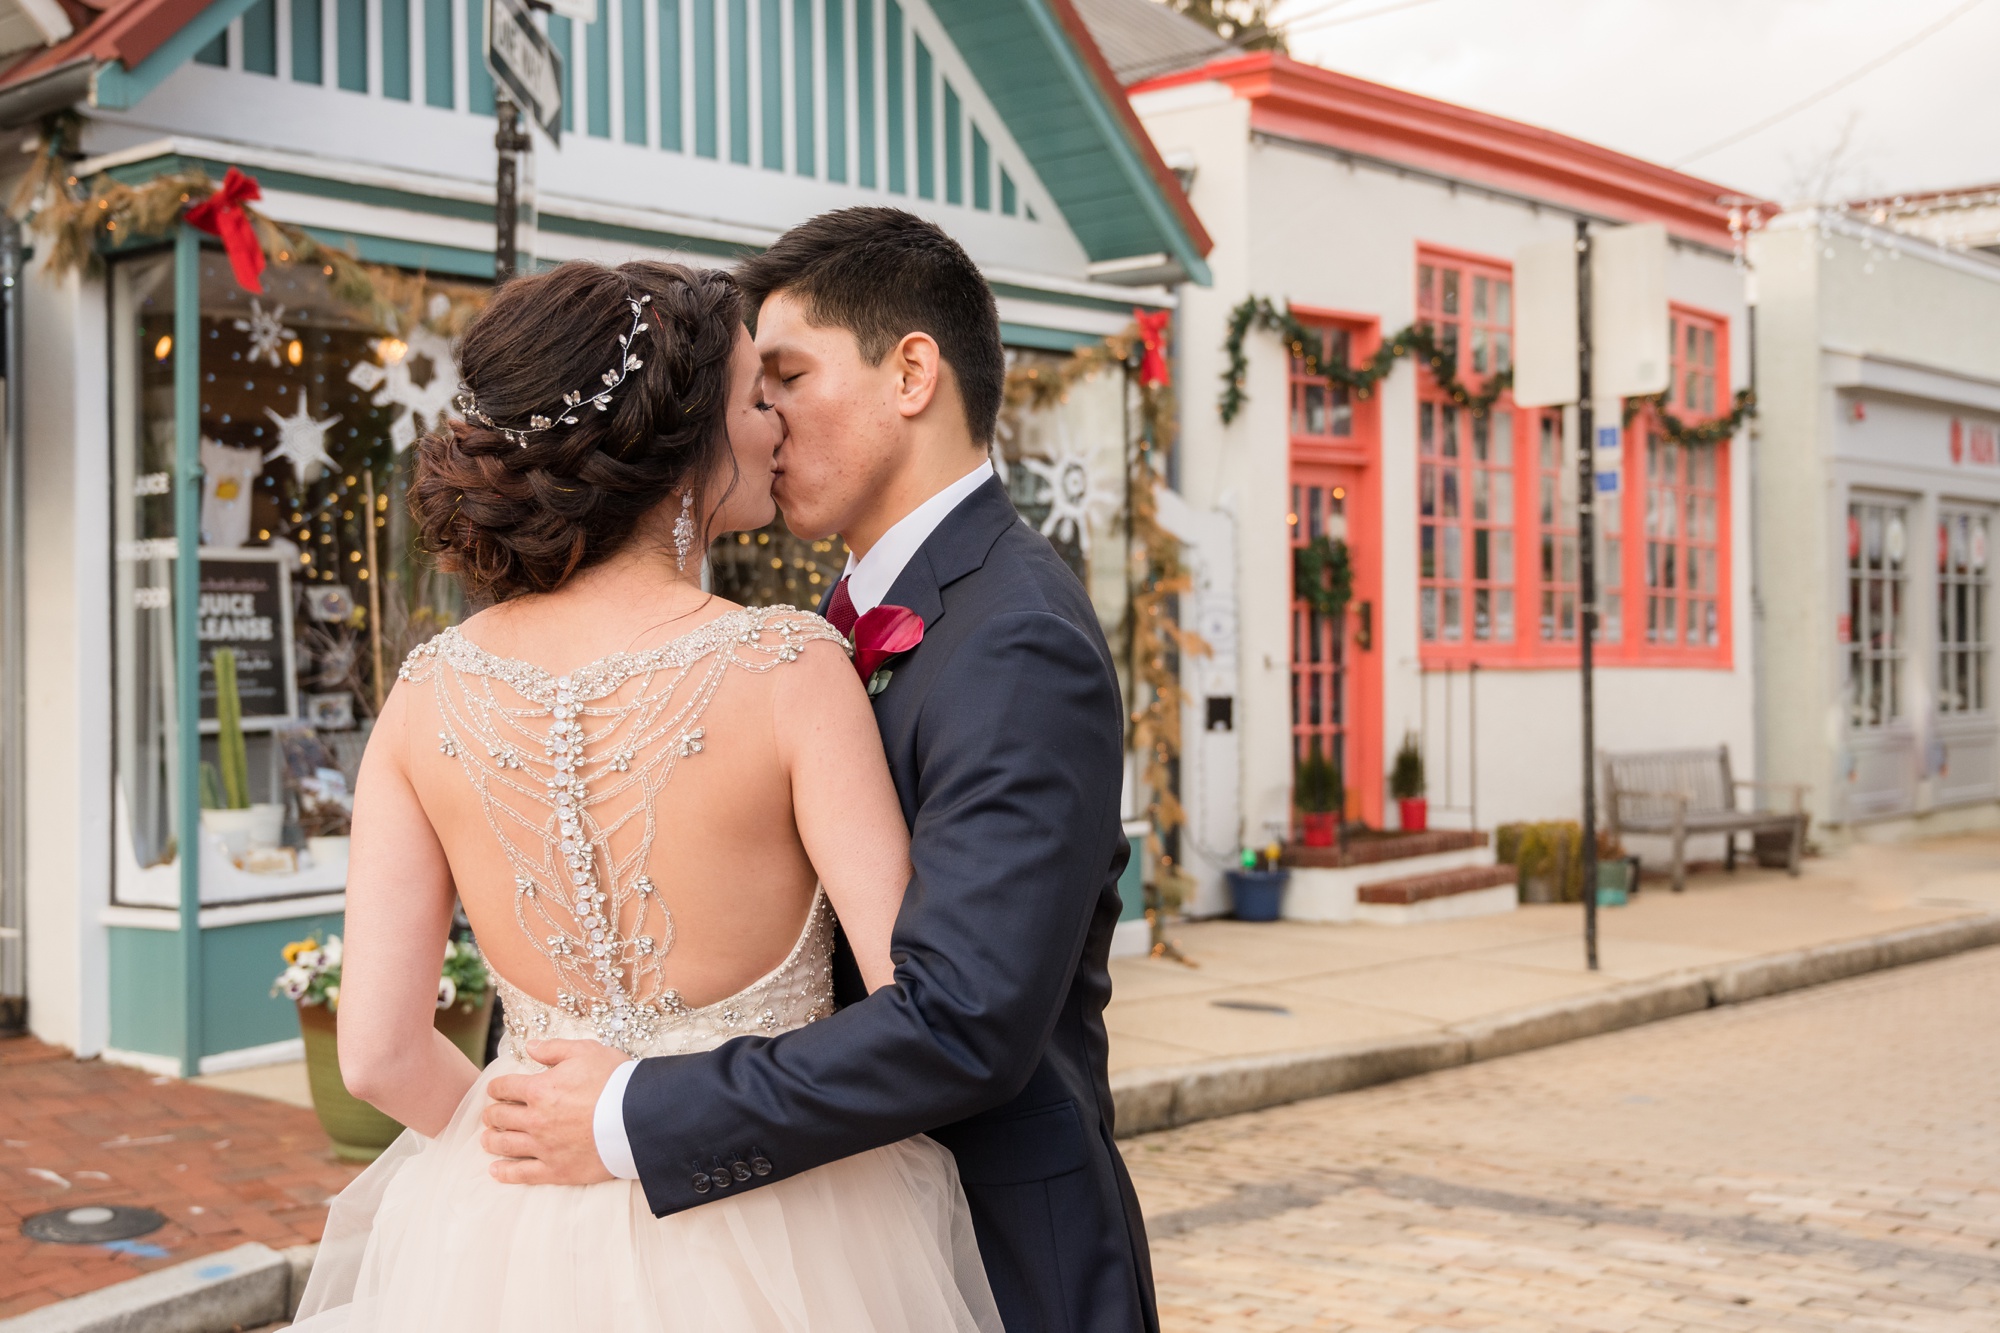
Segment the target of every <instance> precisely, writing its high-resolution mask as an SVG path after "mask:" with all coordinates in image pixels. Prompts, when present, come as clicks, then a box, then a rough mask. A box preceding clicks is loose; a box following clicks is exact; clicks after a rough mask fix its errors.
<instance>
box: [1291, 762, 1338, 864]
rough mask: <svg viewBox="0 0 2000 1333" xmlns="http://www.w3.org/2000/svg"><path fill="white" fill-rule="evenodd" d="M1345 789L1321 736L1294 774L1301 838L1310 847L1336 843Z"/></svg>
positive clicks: (1293, 787) (1294, 798) (1294, 794)
mask: <svg viewBox="0 0 2000 1333" xmlns="http://www.w3.org/2000/svg"><path fill="white" fill-rule="evenodd" d="M1346 794H1347V793H1346V792H1345V791H1344V790H1343V789H1342V786H1341V781H1340V770H1339V769H1338V768H1335V767H1334V766H1333V764H1332V762H1331V761H1330V760H1328V759H1327V757H1326V755H1325V753H1324V752H1323V751H1322V750H1321V749H1320V742H1319V737H1317V736H1315V737H1313V740H1312V748H1311V749H1310V750H1308V751H1307V752H1306V757H1305V758H1304V759H1302V760H1300V761H1299V765H1298V768H1297V769H1296V770H1295V771H1294V773H1293V775H1292V802H1293V804H1295V805H1297V806H1298V808H1299V816H1300V818H1299V834H1300V837H1299V840H1300V841H1301V842H1303V843H1305V845H1306V846H1308V847H1331V846H1333V838H1334V834H1335V833H1336V832H1337V831H1338V829H1337V825H1338V821H1339V819H1340V807H1341V806H1342V805H1344V804H1345V803H1346V802H1345V797H1346Z"/></svg>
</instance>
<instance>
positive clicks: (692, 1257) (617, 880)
mask: <svg viewBox="0 0 2000 1333" xmlns="http://www.w3.org/2000/svg"><path fill="white" fill-rule="evenodd" d="M817 640H832V641H835V642H839V641H840V636H839V635H838V634H837V633H836V632H835V631H834V629H833V628H832V627H831V626H830V625H828V624H827V623H826V622H825V621H823V620H821V619H820V618H819V617H817V616H813V615H808V614H805V613H801V612H797V611H793V610H791V609H789V608H773V609H767V610H758V609H742V610H735V611H730V612H727V613H725V614H723V615H721V616H719V617H717V618H715V619H713V620H710V621H709V622H707V623H706V624H703V625H701V626H699V627H697V628H696V629H694V630H693V631H691V632H689V633H687V634H685V635H682V636H681V637H679V638H676V639H673V640H671V641H669V642H667V643H665V644H663V645H662V646H660V647H657V648H652V649H649V650H646V651H642V652H635V653H621V654H617V655H614V656H611V657H606V658H602V659H600V660H598V661H596V662H593V663H591V664H589V665H588V666H585V667H582V668H580V669H577V670H573V671H571V672H570V673H569V674H567V675H563V676H553V675H551V674H549V673H548V672H546V671H543V670H541V669H540V668H538V667H536V666H533V665H530V664H528V663H525V662H519V661H514V660H511V659H508V658H503V657H499V656H496V655H494V654H492V653H489V652H487V651H485V650H484V649H482V648H480V647H478V646H477V645H475V644H474V643H472V642H471V641H470V640H469V639H467V638H466V637H465V636H464V635H463V634H461V633H460V632H459V631H458V630H456V629H448V630H446V631H444V632H443V633H441V634H439V635H438V636H437V637H436V638H434V639H432V640H431V641H430V642H429V643H427V644H425V645H423V646H422V647H420V648H418V649H417V650H416V651H415V652H413V653H412V654H411V655H410V657H409V659H408V661H407V662H406V663H405V664H404V666H403V669H402V672H401V676H400V678H401V680H402V681H403V682H404V684H405V686H406V688H408V687H414V697H413V700H412V710H411V713H410V716H411V718H412V719H413V722H412V727H413V729H414V727H415V724H416V720H418V719H421V720H423V721H424V723H425V725H426V727H427V728H429V727H430V724H431V723H432V722H434V723H435V727H434V730H435V732H436V736H435V741H434V742H424V744H425V745H426V746H430V745H434V747H435V753H436V754H438V755H439V756H441V757H442V758H443V759H445V760H447V761H449V764H450V767H451V768H455V770H456V773H457V774H458V775H460V776H459V779H458V780H461V781H466V782H469V783H470V784H471V787H472V790H473V791H474V792H475V793H476V795H477V808H478V809H479V810H481V811H482V812H483V813H484V816H485V823H486V825H487V829H486V832H487V833H489V834H490V835H491V837H492V838H493V839H495V840H496V843H497V845H498V848H499V850H500V852H501V853H502V855H503V856H504V864H505V865H506V866H507V867H508V870H509V871H510V872H511V874H512V880H513V894H512V905H513V918H514V922H513V924H514V925H515V926H516V927H517V928H518V929H519V930H521V931H523V932H525V935H526V938H527V940H528V941H529V942H530V943H531V944H532V946H533V950H534V954H535V955H537V956H539V958H540V959H542V960H544V961H545V962H546V964H547V967H546V970H545V972H544V973H543V977H542V988H543V989H544V991H545V993H546V990H547V987H548V981H547V979H548V978H549V977H552V978H553V988H554V994H553V996H552V998H550V999H547V1000H544V999H541V998H537V997H536V996H535V995H534V994H531V993H530V989H528V988H529V987H532V986H534V985H535V983H534V982H532V981H530V979H529V978H528V977H526V976H521V977H518V978H516V979H515V980H509V979H506V978H502V977H500V976H499V974H498V972H497V971H496V972H495V974H494V975H495V977H496V980H497V982H498V989H499V995H500V999H501V1002H502V1004H503V1006H504V1012H505V1022H506V1031H507V1037H506V1040H505V1041H504V1043H503V1049H502V1052H501V1054H500V1056H499V1058H498V1059H497V1060H495V1062H494V1063H493V1064H492V1065H491V1066H489V1067H488V1068H487V1069H486V1070H485V1071H484V1072H482V1073H481V1075H480V1077H479V1080H478V1082H477V1083H475V1084H474V1085H473V1087H472V1090H471V1091H470V1092H469V1093H468V1094H467V1095H466V1097H465V1099H464V1101H463V1102H461V1103H460V1105H459V1108H458V1110H457V1112H456V1114H455V1115H454V1116H453V1117H452V1120H451V1123H450V1125H449V1127H448V1128H446V1129H445V1131H444V1132H443V1133H442V1134H440V1135H439V1136H438V1137H437V1138H435V1139H424V1138H423V1137H421V1136H420V1135H418V1134H416V1133H414V1132H412V1131H405V1132H404V1134H403V1135H402V1137H401V1138H399V1139H398V1140H397V1141H396V1143H395V1144H394V1145H393V1146H392V1147H390V1148H389V1150H388V1151H387V1152H385V1153H384V1154H383V1155H382V1157H381V1158H380V1159H379V1160H377V1161H376V1162H375V1163H374V1165H372V1166H371V1167H369V1168H368V1170H367V1171H366V1172H364V1173H363V1174H362V1175H361V1176H360V1177H359V1178H358V1179H357V1180H355V1182H354V1183H353V1184H352V1185H351V1186H349V1188H348V1189H347V1190H345V1191H343V1192H342V1194H341V1195H340V1196H339V1198H337V1199H336V1200H335V1201H334V1202H333V1205H332V1211H331V1213H330V1215H329V1218H328V1221H327V1228H326V1233H325V1238H324V1240H323V1241H322V1242H321V1247H320V1252H319V1256H318V1259H317V1261H316V1263H315V1264H314V1267H313V1272H312V1277H311V1280H310V1282H309V1283H308V1285H307V1289H306V1293H305V1299H304V1302H303V1304H302V1306H301V1309H300V1311H299V1322H298V1323H296V1324H295V1325H294V1326H293V1327H294V1329H295V1330H300V1331H301V1333H330V1331H331V1330H336V1329H339V1330H350V1331H351V1333H362V1331H363V1330H368V1331H371V1333H372V1331H374V1330H384V1331H386V1330H411V1331H413V1333H414V1331H416V1330H422V1333H437V1330H442V1329H472V1330H478V1333H530V1331H532V1333H563V1331H564V1330H571V1329H576V1330H583V1329H589V1330H592V1331H593V1333H597V1331H600V1330H601V1331H602V1333H652V1331H653V1330H659V1331H660V1333H666V1331H667V1330H690V1331H693V1330H700V1331H701V1333H764V1331H765V1330H771V1331H772V1333H778V1331H780V1330H782V1331H784V1333H793V1331H798V1333H809V1331H810V1333H817V1331H819V1330H826V1331H828V1333H952V1331H957V1330H963V1331H965V1333H972V1331H973V1330H980V1331H981V1333H998V1330H999V1328H1000V1321H999V1316H998V1314H997V1312H996V1310H995V1308H994V1305H993V1298H992V1295H991V1293H990V1291H989V1290H988V1287H987V1284H986V1276H985V1271H984V1269H983V1268H982V1267H981V1265H980V1261H979V1253H978V1249H977V1245H976V1243H975V1241H974V1238H973V1233H972V1223H971V1219H970V1216H969V1214H968V1212H967V1209H966V1203H965V1197H964V1194H963V1192H962V1191H961V1190H960V1188H959V1184H958V1178H957V1174H956V1171H955V1168H954V1166H953V1163H952V1160H951V1157H950V1155H949V1154H948V1153H946V1152H945V1150H944V1149H942V1148H940V1147H939V1146H938V1145H937V1144H935V1143H933V1142H931V1141H930V1140H929V1139H926V1138H916V1139H910V1140H906V1141H904V1142H902V1143H898V1144H893V1145H891V1146H889V1147H886V1148H880V1149H877V1150H875V1151H873V1152H868V1153H863V1154H860V1155H859V1156H856V1157H851V1158H847V1159H845V1160H843V1161H839V1162H834V1163H831V1164H830V1165H827V1166H824V1167H820V1168H818V1169H816V1170H813V1171H809V1172H805V1173H803V1174H801V1175H798V1176H795V1177H792V1178H789V1179H786V1180H782V1181H778V1182H776V1183H773V1184H767V1185H763V1186H760V1187H759V1188H758V1189H757V1190H756V1191H755V1192H754V1193H751V1194H748V1195H743V1196H741V1197H732V1196H730V1194H729V1190H730V1189H731V1187H732V1186H734V1185H736V1184H738V1183H740V1182H742V1181H745V1180H749V1179H750V1178H751V1177H752V1176H753V1175H754V1174H761V1173H766V1172H768V1171H769V1170H770V1166H769V1164H768V1163H767V1162H764V1161H763V1160H762V1159H761V1157H757V1156H753V1157H751V1158H750V1159H749V1160H747V1161H733V1162H729V1163H715V1164H698V1165H699V1166H700V1167H701V1168H702V1169H705V1170H707V1171H708V1172H709V1174H710V1182H709V1183H710V1188H711V1189H712V1191H713V1197H714V1202H711V1203H707V1204H704V1205H703V1206H701V1207H699V1208H694V1209H690V1210H687V1211H684V1212H679V1213H675V1214H673V1215H671V1216H669V1217H666V1218H663V1219H662V1218H655V1217H654V1216H653V1215H652V1213H651V1212H650V1210H649V1209H648V1208H647V1206H646V1200H645V1196H644V1193H643V1192H642V1190H641V1188H640V1186H639V1185H638V1184H637V1183H636V1182H629V1181H624V1180H614V1181H607V1182H605V1183H602V1184H597V1185H589V1186H549V1185H503V1184H500V1183H498V1182H496V1181H495V1180H494V1179H493V1178H492V1177H491V1176H490V1175H489V1174H488V1171H487V1168H488V1165H489V1163H490V1162H491V1161H492V1160H493V1159H492V1158H491V1156H490V1155H489V1154H488V1153H487V1152H486V1151H485V1150H484V1149H483V1148H482V1147H481V1145H480V1141H479V1135H480V1114H481V1112H482V1111H483V1109H484V1107H485V1105H486V1101H487V1097H486V1086H487V1084H488V1083H489V1082H491V1080H492V1079H493V1078H495V1077H496V1076H498V1075H501V1074H507V1073H521V1072H524V1071H532V1070H535V1069H537V1068H539V1066H536V1065H534V1064H533V1063H532V1062H531V1061H529V1060H528V1059H527V1057H526V1054H525V1044H526V1043H527V1042H528V1041H531V1040H537V1039H542V1038H566V1039H580V1040H593V1041H599V1042H602V1043H604V1044H606V1045H609V1046H614V1047H617V1048H618V1049H619V1050H622V1051H624V1052H626V1053H627V1054H630V1055H633V1056H641V1057H643V1056H654V1055H673V1054H684V1053H688V1052H693V1051H701V1050H707V1049H710V1048H712V1047H715V1046H718V1045H720V1044H721V1043H723V1042H725V1041H727V1040H729V1039H730V1038H732V1037H737V1036H742V1035H745V1034H766V1035H775V1034H777V1033H781V1032H785V1031H788V1030H790V1029H793V1028H797V1027H801V1026H803V1025H805V1024H807V1023H811V1022H814V1021H816V1020H817V1019H820V1018H823V1017H826V1016H827V1015H828V1014H830V1013H832V1012H833V996H832V978H831V968H830V960H831V956H832V950H833V929H834V917H833V912H832V909H831V908H830V907H829V906H828V904H827V901H826V897H825V895H824V893H823V892H821V891H818V890H815V891H814V893H813V896H812V902H811V906H810V908H809V909H808V910H807V912H806V918H805V922H804V924H803V927H802V928H801V929H800V931H799V934H798V938H797V943H796V944H795V945H794V946H793V947H792V949H791V952H790V953H789V954H788V955H787V956H786V957H785V958H784V960H783V961H782V962H781V963H779V964H778V966H777V967H775V968H773V969H772V970H771V971H770V972H769V973H767V974H766V975H764V976H763V977H762V978H760V979H758V980H757V981H755V982H753V983H752V984H751V985H749V986H746V987H744V988H743V989H741V990H740V991H738V992H736V993H735V994H733V995H730V996H729V997H727V998H725V999H722V1000H718V1001H715V1002H713V1003H708V1004H703V1005H700V1006H699V1007H695V1006H691V1005H689V1004H687V1003H686V1002H684V1001H683V1000H682V998H681V995H680V994H679V992H678V991H676V990H675V989H674V988H673V987H672V986H670V985H668V984H667V960H668V958H669V956H670V955H671V954H672V952H673V950H674V949H675V948H676V942H675V916H674V904H673V903H672V902H670V901H668V900H667V899H668V895H667V894H666V893H664V892H663V891H662V889H661V888H660V887H659V885H658V884H656V882H655V880H656V877H657V876H658V875H659V873H660V872H659V871H657V870H655V869H651V867H655V866H658V865H660V864H661V863H662V862H661V860H660V858H661V857H662V856H663V855H664V854H668V853H670V852H671V851H672V848H671V847H670V846H668V845H667V843H670V842H671V841H672V840H673V839H676V838H678V839H687V838H691V837H699V836H702V835H701V834H700V833H699V832H697V831H693V830H688V829H684V828H683V829H669V828H668V827H664V826H663V822H662V819H661V817H660V811H661V809H662V801H661V797H662V794H663V793H664V792H665V791H666V790H667V789H668V785H669V783H670V782H671V783H678V784H688V783H699V782H701V781H702V768H703V760H704V759H705V758H708V757H710V756H712V755H713V754H714V753H715V751H716V750H717V748H718V747H726V746H728V745H730V743H731V740H732V737H731V736H730V735H726V734H713V733H712V731H711V725H710V721H709V717H708V715H709V713H710V705H711V704H712V703H713V702H714V701H715V700H716V698H717V697H718V695H719V694H721V693H722V692H725V691H728V690H729V689H730V688H731V686H732V684H733V683H735V682H737V681H738V680H739V679H741V678H742V677H744V676H745V675H754V674H763V673H768V672H771V671H775V670H782V669H783V668H784V666H785V664H786V663H789V662H792V661H795V660H797V658H798V657H799V655H800V652H801V650H802V649H803V648H804V647H805V646H806V645H807V644H809V643H812V642H814V641H817ZM426 734H427V732H418V733H416V736H415V737H413V739H412V742H411V744H412V747H413V748H414V747H415V746H416V745H417V744H418V741H419V740H420V739H421V737H422V736H424V735H426ZM454 869H455V871H456V869H457V866H456V865H455V866H454ZM475 925H484V927H485V929H486V931H487V932H488V934H489V935H490V934H491V933H492V931H493V929H494V925H493V923H492V922H490V921H489V922H485V923H481V922H478V921H477V920H476V919H475ZM683 947H687V946H683ZM517 981H518V982H519V983H520V984H516V982H517Z"/></svg>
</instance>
